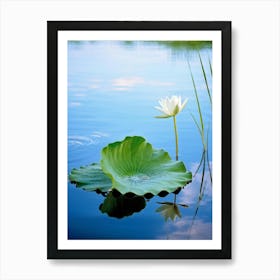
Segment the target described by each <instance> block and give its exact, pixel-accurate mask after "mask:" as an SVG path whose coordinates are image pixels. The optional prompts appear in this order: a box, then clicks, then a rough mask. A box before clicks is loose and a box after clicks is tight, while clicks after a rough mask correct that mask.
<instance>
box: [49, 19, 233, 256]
mask: <svg viewBox="0 0 280 280" xmlns="http://www.w3.org/2000/svg"><path fill="white" fill-rule="evenodd" d="M47 27H48V256H47V257H48V258H49V259H69V258H71V259H73V258H76V259H81V258H85V259H89V258H92V259H120V258H121V259H131V258H134V259H147V258H149V259H156V258H157V259H159V258H162V259H229V258H231V22H223V21H221V22H219V21H217V22H148V21H146V22H136V21H135V22H134V21H130V22H106V21H104V22H96V21H49V22H48V26H47Z"/></svg>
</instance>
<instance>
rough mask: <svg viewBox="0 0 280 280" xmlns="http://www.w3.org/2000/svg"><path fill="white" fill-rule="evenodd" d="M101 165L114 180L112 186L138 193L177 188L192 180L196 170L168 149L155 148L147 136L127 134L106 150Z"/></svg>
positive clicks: (122, 192) (125, 191) (119, 189)
mask: <svg viewBox="0 0 280 280" xmlns="http://www.w3.org/2000/svg"><path fill="white" fill-rule="evenodd" d="M101 168H102V170H103V171H104V173H105V174H107V175H108V176H109V177H110V178H111V180H112V189H116V190H118V191H119V192H120V193H121V194H125V193H128V192H132V193H134V194H136V195H145V194H146V193H151V194H153V195H157V194H158V193H160V192H161V191H167V192H169V193H170V192H174V191H175V190H176V189H178V188H179V187H184V186H185V185H186V184H187V183H189V182H191V180H192V174H191V172H188V171H187V170H186V168H185V165H184V163H183V162H182V161H174V160H172V159H171V158H170V156H169V154H168V153H167V152H165V151H164V150H162V149H161V150H156V149H153V147H152V145H151V144H149V143H148V142H147V141H146V140H145V139H144V138H143V137H140V136H133V137H126V138H125V139H124V140H123V141H122V142H115V143H111V144H109V145H108V146H107V147H105V148H104V149H103V150H102V159H101Z"/></svg>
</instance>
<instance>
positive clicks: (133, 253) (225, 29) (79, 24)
mask: <svg viewBox="0 0 280 280" xmlns="http://www.w3.org/2000/svg"><path fill="white" fill-rule="evenodd" d="M68 30H70V31H71V30H73V31H74V30H75V31H76V30H78V31H83V30H84V31H85V30H89V31H90V30H99V31H107V30H110V31H114V30H135V31H139V30H142V31H149V30H168V31H175V30H194V31H200V30H206V31H208V30H217V31H220V32H221V38H222V39H221V42H222V45H221V64H222V65H221V69H222V71H221V73H222V76H221V77H222V78H221V81H222V82H221V92H222V98H221V100H222V107H221V116H222V120H221V123H220V125H221V131H222V134H221V136H222V139H221V143H222V145H221V163H222V167H221V184H222V191H221V204H222V205H221V231H222V232H221V249H220V250H212V249H199V250H193V249H192V250H185V249H183V250H178V249H174V250H173V249H171V250H169V249H168V250H166V249H163V250H158V249H157V250H139V249H137V250H128V249H125V250H119V249H118V250H114V249H112V250H100V249H98V250H92V249H90V250H82V249H68V250H65V249H58V32H59V31H68ZM47 67H48V69H47V91H48V100H47V106H48V109H47V113H48V118H47V119H48V125H47V129H48V131H47V133H48V138H47V141H48V163H47V168H48V190H47V207H48V209H47V215H48V216H47V223H48V224H47V258H48V259H230V258H231V22H230V21H186V22H179V21H176V22H175V21H174V22H173V21H169V22H168V21H162V22H161V21H142V22H141V21H118V22H114V21H48V22H47Z"/></svg>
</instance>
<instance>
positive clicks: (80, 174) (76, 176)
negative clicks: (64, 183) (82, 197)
mask: <svg viewBox="0 0 280 280" xmlns="http://www.w3.org/2000/svg"><path fill="white" fill-rule="evenodd" d="M69 180H70V181H71V183H74V184H76V186H77V187H78V188H82V189H83V190H86V191H96V190H99V191H101V192H107V191H109V190H110V189H111V187H112V181H111V179H110V178H109V177H108V176H107V175H106V174H104V172H103V171H102V169H101V167H100V165H99V164H96V163H93V164H91V165H88V166H82V167H80V168H79V169H76V168H74V169H72V170H71V173H70V175H69Z"/></svg>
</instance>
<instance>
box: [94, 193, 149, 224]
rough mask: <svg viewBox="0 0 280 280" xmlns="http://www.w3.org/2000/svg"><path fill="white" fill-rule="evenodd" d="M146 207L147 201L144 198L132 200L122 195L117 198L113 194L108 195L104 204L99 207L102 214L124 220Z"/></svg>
mask: <svg viewBox="0 0 280 280" xmlns="http://www.w3.org/2000/svg"><path fill="white" fill-rule="evenodd" d="M145 206H146V201H145V199H144V197H142V196H134V197H132V198H130V197H126V196H125V195H120V196H118V197H115V196H114V195H113V193H112V192H110V193H108V195H107V197H106V199H105V200H104V202H103V203H102V204H101V205H100V206H99V209H100V211H101V212H102V213H107V214H108V216H110V217H115V218H119V219H120V218H123V217H127V216H131V215H132V214H134V213H136V212H140V211H141V210H142V209H144V208H145Z"/></svg>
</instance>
